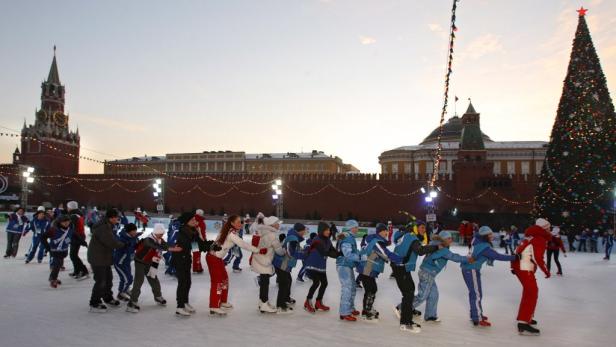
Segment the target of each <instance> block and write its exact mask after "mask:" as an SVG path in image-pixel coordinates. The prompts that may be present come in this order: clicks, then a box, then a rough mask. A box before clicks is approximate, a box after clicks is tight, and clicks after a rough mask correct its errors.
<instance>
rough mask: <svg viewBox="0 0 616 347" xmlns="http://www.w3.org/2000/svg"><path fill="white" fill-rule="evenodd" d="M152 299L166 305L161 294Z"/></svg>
mask: <svg viewBox="0 0 616 347" xmlns="http://www.w3.org/2000/svg"><path fill="white" fill-rule="evenodd" d="M154 301H156V303H157V304H159V305H161V306H165V305H167V300H165V298H163V297H162V296H157V297H155V298H154Z"/></svg>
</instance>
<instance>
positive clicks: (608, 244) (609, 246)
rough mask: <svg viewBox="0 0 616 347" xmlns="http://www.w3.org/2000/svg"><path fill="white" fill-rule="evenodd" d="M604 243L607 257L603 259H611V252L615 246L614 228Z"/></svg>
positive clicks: (604, 239)
mask: <svg viewBox="0 0 616 347" xmlns="http://www.w3.org/2000/svg"><path fill="white" fill-rule="evenodd" d="M603 245H604V246H605V258H603V260H610V254H611V253H612V247H614V230H612V229H610V230H608V231H607V234H605V237H604V238H603Z"/></svg>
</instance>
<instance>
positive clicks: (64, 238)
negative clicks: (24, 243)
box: [41, 225, 75, 281]
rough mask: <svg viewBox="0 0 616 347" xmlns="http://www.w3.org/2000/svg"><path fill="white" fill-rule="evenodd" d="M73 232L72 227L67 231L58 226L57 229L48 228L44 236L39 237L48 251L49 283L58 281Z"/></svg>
mask: <svg viewBox="0 0 616 347" xmlns="http://www.w3.org/2000/svg"><path fill="white" fill-rule="evenodd" d="M74 232H75V229H73V226H72V225H70V226H69V227H68V228H67V229H63V228H62V227H61V226H60V225H58V226H57V227H50V228H49V229H48V231H47V232H46V233H45V234H43V235H41V242H42V243H43V245H44V246H45V248H46V249H47V251H49V266H50V267H51V274H50V275H49V280H50V281H54V280H57V279H58V273H59V272H60V269H61V268H62V266H63V265H64V258H66V256H67V255H68V247H69V245H70V244H71V239H72V237H73V235H74Z"/></svg>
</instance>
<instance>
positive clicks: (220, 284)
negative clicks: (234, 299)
mask: <svg viewBox="0 0 616 347" xmlns="http://www.w3.org/2000/svg"><path fill="white" fill-rule="evenodd" d="M205 261H206V262H207V267H208V270H209V272H210V280H211V285H210V308H220V304H221V303H223V302H227V299H228V296H229V275H228V274H227V269H226V268H225V262H224V261H223V260H222V259H220V258H218V257H217V256H215V255H211V254H210V253H208V254H207V255H206V256H205Z"/></svg>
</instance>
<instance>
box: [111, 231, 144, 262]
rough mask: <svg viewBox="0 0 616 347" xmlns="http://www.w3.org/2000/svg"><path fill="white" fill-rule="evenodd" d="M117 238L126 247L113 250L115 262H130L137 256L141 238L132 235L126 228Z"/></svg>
mask: <svg viewBox="0 0 616 347" xmlns="http://www.w3.org/2000/svg"><path fill="white" fill-rule="evenodd" d="M116 237H117V240H118V241H120V242H122V243H124V247H122V248H116V249H114V250H113V263H114V264H126V263H128V264H130V262H131V261H132V260H133V258H134V257H135V247H136V246H137V241H138V240H139V238H138V237H137V236H135V237H132V236H130V235H129V234H128V233H127V232H126V231H125V230H124V229H122V230H120V231H119V232H118V234H117V236H116Z"/></svg>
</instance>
